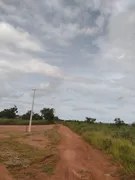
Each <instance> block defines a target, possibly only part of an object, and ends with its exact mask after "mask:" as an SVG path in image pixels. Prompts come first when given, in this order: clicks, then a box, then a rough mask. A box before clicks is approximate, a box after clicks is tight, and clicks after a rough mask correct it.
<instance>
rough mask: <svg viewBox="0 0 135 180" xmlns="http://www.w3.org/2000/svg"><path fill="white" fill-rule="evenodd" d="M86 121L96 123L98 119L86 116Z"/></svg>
mask: <svg viewBox="0 0 135 180" xmlns="http://www.w3.org/2000/svg"><path fill="white" fill-rule="evenodd" d="M85 121H86V122H87V123H89V124H94V123H95V121H96V119H94V118H89V117H86V120H85Z"/></svg>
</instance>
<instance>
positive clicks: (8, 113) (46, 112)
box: [0, 106, 58, 123]
mask: <svg viewBox="0 0 135 180" xmlns="http://www.w3.org/2000/svg"><path fill="white" fill-rule="evenodd" d="M30 115H31V110H28V111H27V112H26V113H24V114H23V115H18V108H17V106H14V107H12V108H9V109H4V110H2V111H0V118H5V119H17V118H19V119H22V120H29V119H30ZM33 120H47V121H49V122H50V123H54V121H55V120H58V117H57V116H55V109H54V108H43V109H41V110H40V112H39V113H34V112H33Z"/></svg>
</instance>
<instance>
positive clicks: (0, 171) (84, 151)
mask: <svg viewBox="0 0 135 180" xmlns="http://www.w3.org/2000/svg"><path fill="white" fill-rule="evenodd" d="M3 127H4V126H3ZM3 127H0V130H4V131H5V130H9V129H10V128H11V129H12V130H15V131H18V127H15V126H11V127H10V128H9V126H7V127H4V128H3ZM52 127H53V126H37V127H36V126H33V130H36V131H37V130H38V131H40V130H43V129H50V128H52ZM24 129H25V127H19V130H20V131H24ZM57 129H58V132H59V134H60V136H61V142H60V145H59V151H60V161H59V162H58V164H57V167H56V170H55V172H54V175H53V176H52V177H50V176H49V177H48V178H45V177H46V175H43V176H41V177H40V175H42V173H41V172H40V171H37V172H36V175H37V176H36V177H37V178H36V179H40V180H119V178H118V177H112V175H114V174H115V173H116V170H117V168H116V167H114V166H113V165H112V164H111V162H110V161H109V160H107V157H106V156H105V155H104V154H103V153H102V152H101V151H99V150H96V149H94V148H93V147H91V146H90V145H88V144H87V143H86V142H85V141H84V140H83V139H82V138H81V137H80V136H78V135H77V134H76V133H74V132H72V131H71V130H70V129H69V128H67V127H65V126H63V125H58V128H57ZM34 146H35V144H34ZM31 172H33V170H32V171H31ZM39 177H40V178H39ZM0 180H13V179H12V178H10V177H9V176H8V171H7V170H6V168H5V167H4V166H3V165H0ZM24 180H26V179H24ZM30 180H32V179H30Z"/></svg>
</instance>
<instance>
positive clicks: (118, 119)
mask: <svg viewBox="0 0 135 180" xmlns="http://www.w3.org/2000/svg"><path fill="white" fill-rule="evenodd" d="M114 122H115V124H116V125H117V126H118V127H120V126H121V125H124V124H125V123H124V121H123V120H121V119H120V118H115V119H114Z"/></svg>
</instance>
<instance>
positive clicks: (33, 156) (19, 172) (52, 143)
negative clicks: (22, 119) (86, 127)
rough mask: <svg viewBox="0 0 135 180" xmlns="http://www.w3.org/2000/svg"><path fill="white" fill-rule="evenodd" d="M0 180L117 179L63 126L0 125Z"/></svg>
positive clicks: (98, 153) (105, 160)
mask: <svg viewBox="0 0 135 180" xmlns="http://www.w3.org/2000/svg"><path fill="white" fill-rule="evenodd" d="M0 163H1V165H0V174H2V175H1V176H0V180H17V179H18V180H33V179H35V180H39V179H40V180H43V179H46V180H80V179H82V180H99V179H100V180H119V179H120V178H119V177H118V175H117V169H118V166H114V165H113V164H112V162H111V161H109V160H108V157H106V156H105V155H104V154H103V153H102V152H101V151H99V150H96V149H94V148H92V147H91V146H90V145H88V144H87V143H86V142H85V141H84V140H83V139H82V138H81V137H80V136H78V135H77V134H75V133H74V132H72V131H71V130H70V129H68V128H67V127H65V126H63V125H46V126H33V127H32V133H31V134H28V133H26V132H25V126H0Z"/></svg>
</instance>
